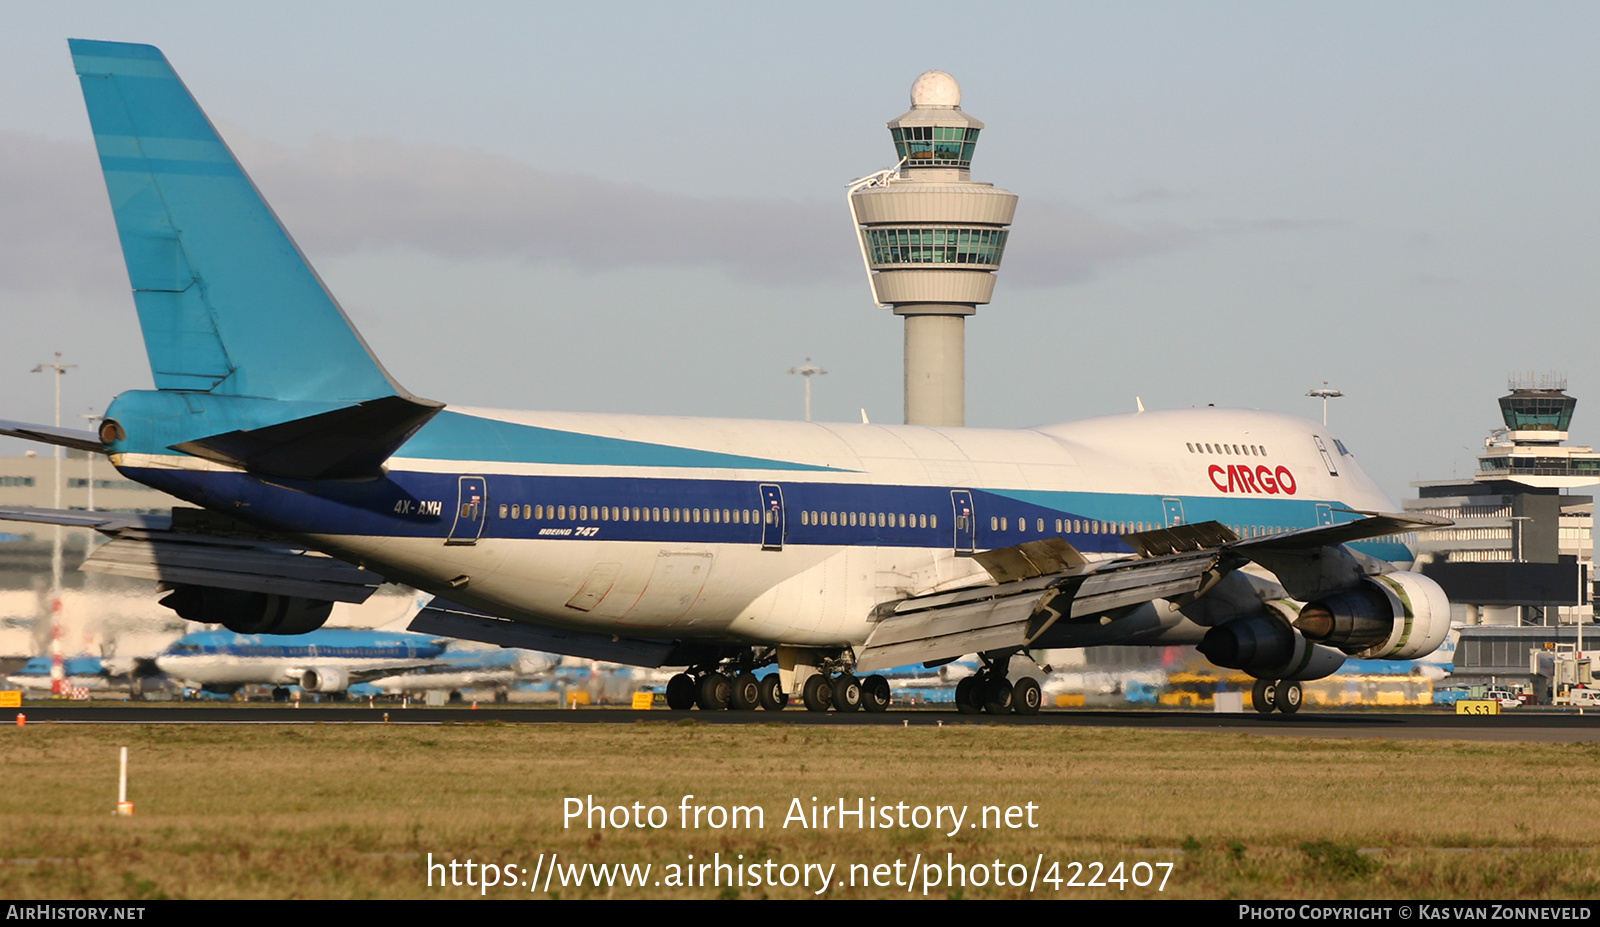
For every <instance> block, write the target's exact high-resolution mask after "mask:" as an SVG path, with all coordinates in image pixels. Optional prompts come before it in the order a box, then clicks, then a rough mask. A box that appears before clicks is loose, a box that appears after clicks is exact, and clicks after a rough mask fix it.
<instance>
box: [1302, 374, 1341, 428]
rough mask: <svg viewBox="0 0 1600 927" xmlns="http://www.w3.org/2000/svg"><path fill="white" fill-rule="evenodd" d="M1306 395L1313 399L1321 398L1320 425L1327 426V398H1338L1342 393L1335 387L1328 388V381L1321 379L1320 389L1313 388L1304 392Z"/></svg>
mask: <svg viewBox="0 0 1600 927" xmlns="http://www.w3.org/2000/svg"><path fill="white" fill-rule="evenodd" d="M1306 395H1307V396H1310V397H1311V398H1313V399H1321V400H1322V427H1324V428H1326V427H1328V400H1330V399H1338V398H1339V397H1340V396H1343V395H1344V393H1341V392H1339V391H1338V390H1336V389H1329V388H1328V381H1327V380H1323V381H1322V388H1321V389H1314V390H1312V391H1311V392H1309V393H1306Z"/></svg>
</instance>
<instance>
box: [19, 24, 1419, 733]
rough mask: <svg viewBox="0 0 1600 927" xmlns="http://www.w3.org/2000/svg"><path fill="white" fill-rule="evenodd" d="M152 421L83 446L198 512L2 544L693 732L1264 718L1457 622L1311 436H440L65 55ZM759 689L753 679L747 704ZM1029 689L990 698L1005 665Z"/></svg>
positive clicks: (693, 432)
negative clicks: (893, 700) (1131, 649)
mask: <svg viewBox="0 0 1600 927" xmlns="http://www.w3.org/2000/svg"><path fill="white" fill-rule="evenodd" d="M71 50H72V55H73V60H74V62H75V64H76V67H77V73H78V75H79V77H80V80H81V82H82V87H83V94H84V99H85V101H86V102H87V104H88V110H89V118H90V122H91V124H92V126H93V129H94V135H95V143H96V145H97V146H98V149H99V154H100V163H101V167H102V168H103V170H104V174H105V182H106V188H107V191H108V192H109V193H110V197H111V204H112V209H113V212H114V215H115V218H116V224H117V231H118V234H119V235H120V236H121V241H122V250H123V256H124V258H125V261H126V264H127V269H128V276H129V279H130V281H131V283H132V286H133V299H134V304H135V306H136V308H137V310H138V314H139V322H140V325H141V327H142V330H143V334H144V343H145V350H146V352H147V353H148V355H149V360H150V366H151V370H152V372H153V373H154V377H155V385H156V387H157V388H156V389H155V390H134V391H130V392H125V393H123V394H121V395H120V396H118V397H117V398H116V400H115V401H114V402H113V403H112V404H111V406H110V408H109V409H108V410H107V413H106V418H105V420H104V422H103V423H102V425H101V426H100V428H99V430H98V432H95V433H89V432H77V431H70V430H66V429H54V428H47V427H41V426H33V425H26V424H22V423H16V422H9V423H0V429H3V432H4V433H6V434H12V435H19V436H23V437H30V438H34V439H37V440H42V441H47V442H54V443H57V444H63V445H67V446H69V447H77V448H81V449H84V450H87V451H91V452H99V453H104V454H106V455H108V456H109V457H110V459H111V461H112V462H113V463H114V464H115V466H116V467H117V468H118V470H120V471H121V472H122V473H124V474H125V475H127V476H128V477H129V478H131V479H135V480H138V481H140V482H142V483H145V484H148V485H150V486H154V487H156V488H158V489H161V490H163V491H165V492H167V493H170V494H172V495H174V496H177V497H179V498H181V499H184V500H187V501H188V502H191V503H193V504H194V505H195V506H196V507H197V508H194V509H186V508H180V509H178V510H176V511H174V512H173V515H172V517H171V519H154V518H141V517H122V516H111V515H103V514H98V513H63V512H48V511H39V510H11V511H9V512H7V513H6V517H9V518H13V519H22V520H32V521H41V522H50V523H62V524H76V525H84V526H88V527H93V528H96V529H98V530H100V531H101V532H102V533H104V534H107V535H109V536H110V537H111V538H112V540H111V542H110V543H108V544H106V545H103V546H102V547H101V548H99V549H98V550H97V551H96V553H95V554H94V556H93V557H92V558H91V559H90V560H89V561H88V562H87V563H86V564H85V568H86V569H90V570H101V571H106V572H112V573H121V574H124V575H133V576H147V577H150V578H153V579H156V580H159V581H160V582H161V583H162V584H163V587H164V588H165V589H166V590H168V592H167V595H166V597H165V598H164V599H163V600H162V601H163V602H164V603H165V604H166V605H168V606H170V607H171V608H173V609H175V610H176V611H177V612H178V613H179V614H180V615H182V616H183V617H185V618H187V619H191V620H194V621H199V622H219V623H221V624H223V625H225V626H227V627H228V628H230V629H232V630H235V631H239V632H244V633H276V634H293V633H304V632H308V631H311V630H313V629H315V628H317V627H318V626H320V625H321V624H322V622H323V621H324V620H325V619H326V617H327V615H328V612H329V609H330V608H331V606H332V603H333V602H336V601H360V600H361V599H363V598H365V597H366V595H368V594H370V592H371V590H372V589H373V588H374V587H375V586H376V585H377V584H378V583H380V582H381V581H383V580H389V581H393V582H399V583H406V584H409V585H412V586H415V587H417V588H419V589H422V590H425V591H427V592H429V593H432V594H433V595H435V596H436V598H434V599H433V600H432V602H431V603H430V605H429V606H428V607H427V608H425V609H424V610H423V611H422V612H421V613H420V614H419V615H418V617H417V618H416V620H414V621H413V622H412V624H411V628H412V629H413V630H416V631H421V632H424V633H428V634H439V635H449V636H454V637H458V638H466V639H474V640H480V641H485V642H490V643H496V644H501V645H505V646H517V647H525V648H528V649H533V650H540V651H546V652H555V653H564V654H572V655H576V656H581V657H589V658H593V659H598V660H606V661H611V662H618V663H628V664H632V665H636V666H646V667H658V666H670V667H686V669H685V670H684V672H682V673H679V674H678V675H676V676H674V677H673V678H672V680H671V683H670V684H669V686H668V701H669V703H670V704H671V705H672V707H674V708H678V709H684V708H689V707H691V706H692V705H695V704H698V705H699V706H700V707H701V708H702V709H723V708H732V709H739V710H747V709H751V708H755V707H757V706H760V707H763V708H766V709H770V710H775V709H780V708H782V707H784V705H785V703H786V702H787V701H788V700H789V698H790V697H791V696H799V697H800V698H801V699H802V700H803V702H804V704H805V706H806V707H807V708H808V709H812V710H817V711H825V710H828V709H830V708H833V709H836V710H840V711H852V710H856V709H866V710H869V711H882V710H883V709H884V708H885V707H886V706H888V704H889V702H890V690H889V685H888V682H887V680H886V679H885V677H884V676H882V675H879V674H874V673H873V672H872V671H873V670H878V669H883V668H886V667H891V666H897V665H903V664H907V663H922V664H924V665H927V666H937V665H939V664H941V663H945V662H949V661H952V660H955V659H958V658H960V657H962V656H963V655H967V654H976V655H977V657H978V659H979V661H980V663H981V670H980V672H979V673H977V674H976V675H975V676H973V677H972V678H971V681H970V682H966V683H963V685H962V688H961V691H960V692H959V693H958V701H959V704H960V706H961V708H962V710H963V711H968V712H973V711H984V710H987V711H990V712H994V713H1000V712H1011V711H1016V712H1023V713H1031V712H1034V711H1037V710H1038V709H1039V705H1040V700H1041V699H1040V687H1039V682H1038V679H1037V678H1036V677H1035V673H1036V672H1037V671H1036V670H1034V671H1033V672H1028V671H1026V667H1027V666H1028V665H1029V664H1028V662H1027V661H1026V660H1025V659H1016V660H1014V659H1013V658H1018V657H1021V656H1022V655H1025V654H1026V653H1028V652H1031V651H1034V650H1036V649H1045V648H1056V647H1088V646H1095V645H1102V644H1159V645H1165V644H1174V643H1181V644H1194V645H1198V647H1199V648H1200V651H1201V652H1202V653H1203V654H1205V655H1206V656H1207V657H1208V658H1209V659H1210V660H1212V661H1213V662H1215V663H1217V664H1219V665H1222V666H1227V667H1234V668H1239V669H1242V670H1245V671H1246V672H1248V673H1250V674H1252V675H1254V676H1255V677H1257V678H1258V680H1259V681H1258V682H1257V684H1256V687H1255V693H1254V695H1255V700H1256V705H1257V707H1258V708H1261V709H1262V710H1263V711H1266V710H1272V709H1273V708H1274V707H1276V708H1278V709H1280V710H1283V711H1292V710H1294V709H1295V708H1297V707H1298V706H1299V695H1300V686H1299V684H1298V681H1299V680H1306V679H1315V678H1319V677H1321V676H1325V675H1327V674H1329V673H1332V672H1334V671H1335V670H1336V669H1337V668H1338V666H1339V664H1340V663H1342V662H1343V660H1344V659H1345V656H1346V655H1347V654H1349V655H1356V656H1361V657H1366V658H1387V659H1415V658H1417V657H1421V656H1423V655H1425V654H1427V653H1429V652H1431V651H1433V650H1434V649H1435V648H1437V647H1438V646H1439V644H1440V643H1441V642H1442V641H1443V640H1444V637H1445V632H1446V631H1447V629H1448V623H1449V622H1448V619H1449V603H1448V601H1447V600H1446V598H1445V596H1444V594H1443V593H1442V592H1441V590H1440V589H1439V587H1438V586H1437V585H1435V584H1434V583H1433V582H1431V581H1430V580H1428V579H1426V578H1425V577H1423V576H1421V575H1419V574H1416V573H1410V572H1402V571H1398V570H1396V569H1395V568H1394V567H1393V566H1392V565H1391V562H1395V561H1409V560H1410V559H1411V555H1410V552H1409V550H1408V549H1407V547H1406V546H1405V545H1404V544H1403V543H1400V542H1399V541H1396V540H1394V539H1393V538H1394V536H1395V535H1397V534H1403V533H1404V532H1407V531H1411V530H1414V529H1416V528H1417V527H1420V526H1432V525H1436V524H1443V523H1445V522H1443V521H1442V520H1439V519H1432V520H1430V519H1429V518H1427V517H1426V516H1419V515H1398V514H1380V513H1383V512H1392V511H1393V510H1394V508H1395V506H1394V504H1393V503H1392V502H1391V501H1390V500H1389V499H1387V498H1385V496H1384V494H1383V493H1382V492H1381V491H1379V489H1378V488H1377V486H1376V485H1375V484H1374V483H1373V481H1372V480H1371V479H1369V478H1368V477H1367V476H1366V474H1364V473H1363V472H1362V470H1361V468H1360V466H1358V465H1357V463H1356V461H1355V459H1354V458H1353V457H1352V456H1351V454H1350V452H1349V450H1348V449H1346V447H1345V446H1344V444H1343V443H1341V442H1340V441H1339V440H1338V439H1337V438H1335V437H1334V436H1333V435H1332V434H1330V433H1329V432H1328V431H1327V429H1326V428H1324V427H1321V426H1318V425H1316V424H1315V423H1312V422H1308V421H1305V420H1302V419H1298V418H1293V417H1289V416H1284V415H1275V414H1267V413H1259V412H1242V411H1229V410H1220V409H1211V408H1206V409H1194V410H1186V411H1176V412H1142V413H1138V414H1133V415H1127V416H1116V417H1110V418H1101V419H1094V420H1088V421H1080V422H1074V423H1068V424H1059V425H1047V426H1042V427H1037V428H1030V429H1024V430H1020V431H998V430H986V429H978V428H924V427H900V426H886V425H866V424H862V425H830V424H821V423H800V422H759V421H716V420H706V419H694V418H650V417H641V416H626V415H586V414H576V413H536V412H503V411H494V410H488V409H474V408H462V407H457V406H450V407H447V406H445V405H444V404H443V403H441V402H436V401H433V400H430V399H424V398H422V397H419V396H415V395H413V394H411V393H410V392H408V391H407V390H406V389H405V388H404V387H402V386H401V385H400V384H399V383H397V382H396V381H395V379H394V378H393V377H392V376H390V375H389V373H388V372H387V371H386V370H385V369H384V367H383V365H382V364H381V363H379V361H378V359H377V358H376V357H374V356H373V354H372V352H371V350H369V349H368V347H367V345H366V343H365V342H364V341H363V340H362V338H361V336H360V334H359V333H358V332H357V331H356V329H355V327H354V325H352V324H351V322H350V319H349V318H347V317H346V315H345V313H344V312H343V310H342V309H341V308H340V307H339V304H338V303H337V302H336V301H335V300H334V298H333V296H332V295H331V294H330V293H329V292H328V290H327V288H326V287H325V286H324V285H323V283H322V281H321V280H320V279H319V278H318V277H317V274H316V272H315V271H313V270H312V268H311V266H310V264H309V263H308V262H307V260H306V258H305V256H304V255H303V254H301V252H300V249H299V248H298V247H297V246H296V245H295V243H294V241H293V239H291V238H290V237H289V234H288V233H287V231H285V230H284V228H283V227H282V225H280V224H279V222H278V220H277V218H276V216H274V215H273V213H272V210H271V209H270V208H269V207H268V206H267V204H266V203H265V202H264V201H263V200H262V198H261V196H260V194H259V193H258V192H257V190H256V188H255V186H254V185H253V184H252V183H251V181H250V179H249V177H248V176H247V175H246V174H245V172H244V170H243V169H242V168H241V167H240V165H239V163H238V162H237V161H236V160H235V159H234V157H233V155H232V153H231V152H230V151H229V150H228V147H227V146H226V145H225V144H224V143H223V141H222V139H221V138H219V137H218V135H217V132H216V130H215V128H214V127H213V126H212V125H211V123H210V122H209V121H208V120H207V118H206V116H205V114H204V113H203V112H202V111H201V109H200V107H199V106H198V105H197V104H196V102H195V101H194V99H193V97H191V96H190V94H189V92H188V90H187V89H186V88H185V86H184V85H183V83H182V82H181V81H180V80H179V79H178V77H177V75H176V74H175V73H174V72H173V70H172V68H171V67H170V66H169V65H168V63H167V61H166V59H165V58H164V57H163V56H162V54H161V53H160V52H159V51H158V50H156V49H154V48H151V47H149V46H143V45H125V44H115V43H110V42H95V41H82V40H73V41H72V42H71ZM773 664H776V666H777V670H778V671H777V672H776V673H773V672H767V673H765V674H764V675H761V676H759V677H758V676H757V674H756V670H759V669H763V668H765V667H770V666H772V665H773ZM1019 664H1020V665H1022V666H1023V667H1024V671H1023V672H1017V671H1014V669H1013V667H1015V666H1017V665H1019Z"/></svg>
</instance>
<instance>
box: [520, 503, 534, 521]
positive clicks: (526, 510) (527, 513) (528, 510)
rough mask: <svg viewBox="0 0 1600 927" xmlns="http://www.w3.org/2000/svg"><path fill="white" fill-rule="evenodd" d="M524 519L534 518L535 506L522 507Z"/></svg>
mask: <svg viewBox="0 0 1600 927" xmlns="http://www.w3.org/2000/svg"><path fill="white" fill-rule="evenodd" d="M522 517H523V518H532V517H533V506H531V505H525V506H523V507H522Z"/></svg>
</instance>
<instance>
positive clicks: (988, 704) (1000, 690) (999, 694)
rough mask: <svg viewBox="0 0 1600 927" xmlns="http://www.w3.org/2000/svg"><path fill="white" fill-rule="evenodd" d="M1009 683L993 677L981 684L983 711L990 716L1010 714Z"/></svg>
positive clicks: (1010, 690)
mask: <svg viewBox="0 0 1600 927" xmlns="http://www.w3.org/2000/svg"><path fill="white" fill-rule="evenodd" d="M1011 693H1012V686H1011V683H1009V682H1007V681H1006V680H1004V679H1001V678H1000V677H998V676H997V677H995V678H994V679H991V680H989V681H988V682H986V683H984V684H983V710H984V711H987V712H988V713H989V714H991V715H1009V714H1011Z"/></svg>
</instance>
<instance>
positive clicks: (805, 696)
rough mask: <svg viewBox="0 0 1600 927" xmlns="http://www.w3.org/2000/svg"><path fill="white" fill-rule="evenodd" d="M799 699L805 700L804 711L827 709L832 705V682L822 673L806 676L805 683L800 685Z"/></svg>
mask: <svg viewBox="0 0 1600 927" xmlns="http://www.w3.org/2000/svg"><path fill="white" fill-rule="evenodd" d="M800 701H802V702H805V704H806V711H827V710H828V709H829V708H831V707H833V684H832V683H831V682H829V681H828V677H827V676H826V675H824V674H822V673H814V674H812V675H811V676H808V677H806V684H805V685H803V686H801V687H800Z"/></svg>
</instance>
